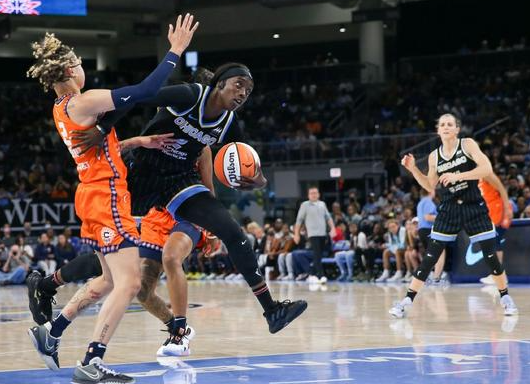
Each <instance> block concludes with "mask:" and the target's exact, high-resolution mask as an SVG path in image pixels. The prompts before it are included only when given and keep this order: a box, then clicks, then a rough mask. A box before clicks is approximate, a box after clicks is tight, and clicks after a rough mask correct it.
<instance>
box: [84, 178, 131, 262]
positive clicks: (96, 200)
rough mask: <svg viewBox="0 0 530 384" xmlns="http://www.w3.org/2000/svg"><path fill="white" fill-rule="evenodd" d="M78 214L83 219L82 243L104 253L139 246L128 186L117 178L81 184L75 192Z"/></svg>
mask: <svg viewBox="0 0 530 384" xmlns="http://www.w3.org/2000/svg"><path fill="white" fill-rule="evenodd" d="M75 212H76V213H77V216H79V218H80V219H81V239H82V241H83V242H84V243H87V244H89V245H91V246H92V247H94V249H96V250H98V251H100V252H102V253H103V254H107V253H113V252H116V251H118V249H119V248H124V247H128V246H136V245H138V241H139V234H138V230H137V229H136V223H135V221H134V218H133V217H132V215H131V194H130V193H129V191H128V190H127V183H125V182H120V180H114V179H109V180H105V181H101V182H97V183H90V184H84V183H80V184H79V186H78V187H77V191H76V193H75Z"/></svg>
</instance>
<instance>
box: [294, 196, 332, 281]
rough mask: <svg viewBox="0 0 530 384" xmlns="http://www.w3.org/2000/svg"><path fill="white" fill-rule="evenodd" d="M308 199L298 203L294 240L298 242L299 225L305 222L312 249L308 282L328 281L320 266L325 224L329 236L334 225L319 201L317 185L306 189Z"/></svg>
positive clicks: (324, 241)
mask: <svg viewBox="0 0 530 384" xmlns="http://www.w3.org/2000/svg"><path fill="white" fill-rule="evenodd" d="M307 197H308V199H309V200H307V201H304V202H303V203H302V205H300V209H299V211H298V216H297V217H296V224H295V226H294V242H295V243H296V244H298V243H299V242H300V227H301V226H302V224H305V227H306V229H307V236H308V237H309V242H310V243H311V249H312V251H313V267H312V271H311V275H310V276H309V277H308V278H307V281H308V282H309V283H321V284H324V283H326V282H327V281H328V279H327V278H326V276H324V269H323V268H322V252H323V251H324V246H325V243H326V238H327V236H328V233H327V231H326V224H327V225H329V228H330V232H329V235H330V236H331V237H335V225H334V224H333V220H332V219H331V215H330V214H329V211H328V208H327V207H326V204H325V203H324V202H323V201H320V200H319V199H320V192H319V191H318V188H317V187H310V188H309V189H308V191H307Z"/></svg>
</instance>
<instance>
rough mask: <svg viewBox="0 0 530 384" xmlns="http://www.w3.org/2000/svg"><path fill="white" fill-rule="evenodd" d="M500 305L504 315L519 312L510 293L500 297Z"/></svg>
mask: <svg viewBox="0 0 530 384" xmlns="http://www.w3.org/2000/svg"><path fill="white" fill-rule="evenodd" d="M501 305H502V306H503V308H504V316H513V315H517V314H518V313H519V310H518V309H517V306H516V305H515V303H514V301H513V299H512V298H511V297H510V295H504V296H503V297H501Z"/></svg>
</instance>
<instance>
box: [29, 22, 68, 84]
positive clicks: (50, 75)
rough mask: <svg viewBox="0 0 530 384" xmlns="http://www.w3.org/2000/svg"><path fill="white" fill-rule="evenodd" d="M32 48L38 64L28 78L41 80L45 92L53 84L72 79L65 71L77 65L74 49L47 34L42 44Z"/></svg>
mask: <svg viewBox="0 0 530 384" xmlns="http://www.w3.org/2000/svg"><path fill="white" fill-rule="evenodd" d="M31 47H32V49H33V56H34V57H35V59H36V60H37V62H36V63H35V64H33V65H32V66H31V67H30V68H29V70H28V71H27V73H26V76H27V77H31V78H34V79H39V82H40V83H41V85H42V86H43V88H44V91H45V92H47V91H48V90H49V89H50V88H52V87H53V84H55V83H61V82H64V81H67V80H68V79H70V77H68V76H67V75H66V72H65V70H66V69H67V68H68V67H70V66H72V65H75V64H76V58H75V54H74V50H73V49H72V48H70V47H69V46H68V45H65V44H63V43H62V42H61V40H59V39H58V38H56V37H55V35H54V34H53V33H47V32H46V35H45V36H44V38H43V39H42V40H41V41H40V42H38V41H36V42H34V43H33V44H32V45H31Z"/></svg>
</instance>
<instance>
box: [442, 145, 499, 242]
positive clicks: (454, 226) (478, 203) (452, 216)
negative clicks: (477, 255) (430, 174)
mask: <svg viewBox="0 0 530 384" xmlns="http://www.w3.org/2000/svg"><path fill="white" fill-rule="evenodd" d="M442 148H443V146H442V145H441V146H440V147H438V149H437V150H436V160H435V161H436V171H437V173H438V176H441V175H443V174H444V173H449V172H451V173H463V172H467V171H471V170H473V169H474V168H476V166H477V164H476V163H475V161H474V160H473V159H472V158H471V156H469V154H467V153H466V151H465V150H464V148H463V145H462V140H461V139H459V140H458V144H457V146H456V149H455V152H454V153H453V155H452V156H451V157H450V158H446V157H445V156H444V154H443V150H442ZM440 194H441V204H440V206H439V207H438V215H437V216H436V219H435V221H434V226H433V228H432V232H431V238H432V239H434V240H440V241H454V240H455V239H456V236H457V235H458V233H459V232H460V231H461V230H462V229H463V230H464V231H466V233H467V234H468V236H469V238H470V240H471V241H472V242H477V241H481V240H487V239H492V238H495V236H496V233H495V227H494V225H493V223H492V222H491V219H490V218H489V215H488V208H487V206H486V203H485V202H484V199H483V198H482V195H481V193H480V189H479V188H478V180H466V181H459V182H456V183H453V184H449V185H448V186H447V187H445V186H443V185H442V186H441V193H440Z"/></svg>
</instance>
